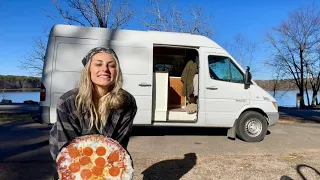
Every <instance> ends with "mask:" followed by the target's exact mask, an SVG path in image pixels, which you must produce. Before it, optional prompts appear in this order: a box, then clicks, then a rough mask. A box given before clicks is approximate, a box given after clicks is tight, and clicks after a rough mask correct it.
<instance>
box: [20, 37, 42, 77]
mask: <svg viewBox="0 0 320 180" xmlns="http://www.w3.org/2000/svg"><path fill="white" fill-rule="evenodd" d="M33 41H34V45H33V47H32V50H30V51H29V52H28V53H27V56H26V57H24V58H23V59H22V60H20V65H19V67H20V68H21V69H25V70H28V71H29V73H30V75H31V76H37V77H39V76H41V74H42V66H43V63H44V58H45V53H46V43H45V41H44V38H42V37H36V38H33Z"/></svg>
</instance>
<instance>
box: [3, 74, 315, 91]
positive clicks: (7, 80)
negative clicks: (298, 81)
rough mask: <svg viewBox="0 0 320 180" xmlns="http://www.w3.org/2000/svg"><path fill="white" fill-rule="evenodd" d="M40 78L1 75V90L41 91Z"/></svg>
mask: <svg viewBox="0 0 320 180" xmlns="http://www.w3.org/2000/svg"><path fill="white" fill-rule="evenodd" d="M255 82H256V83H257V84H258V85H259V86H260V87H261V88H263V89H265V90H267V91H272V90H273V89H274V87H275V84H276V90H297V86H296V85H295V84H294V80H279V81H277V82H276V81H275V80H255ZM40 85H41V81H40V78H37V77H29V76H12V75H8V76H3V75H0V90H1V91H2V90H3V89H4V90H39V89H40ZM310 89H311V88H310Z"/></svg>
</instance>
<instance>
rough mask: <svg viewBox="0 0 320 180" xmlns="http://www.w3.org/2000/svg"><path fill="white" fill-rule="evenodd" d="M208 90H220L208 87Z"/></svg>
mask: <svg viewBox="0 0 320 180" xmlns="http://www.w3.org/2000/svg"><path fill="white" fill-rule="evenodd" d="M206 89H209V90H217V89H218V88H216V87H212V86H211V87H207V88H206Z"/></svg>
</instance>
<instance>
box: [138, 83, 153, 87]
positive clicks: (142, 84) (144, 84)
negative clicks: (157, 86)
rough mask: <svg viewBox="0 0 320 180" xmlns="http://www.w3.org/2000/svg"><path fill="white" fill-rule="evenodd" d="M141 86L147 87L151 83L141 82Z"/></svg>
mask: <svg viewBox="0 0 320 180" xmlns="http://www.w3.org/2000/svg"><path fill="white" fill-rule="evenodd" d="M139 86H142V87H147V86H151V84H146V83H140V84H139Z"/></svg>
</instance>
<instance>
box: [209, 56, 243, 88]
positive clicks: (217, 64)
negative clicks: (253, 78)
mask: <svg viewBox="0 0 320 180" xmlns="http://www.w3.org/2000/svg"><path fill="white" fill-rule="evenodd" d="M208 61H209V73H210V77H211V78H212V79H215V80H220V81H227V82H234V83H243V82H244V76H243V74H242V72H241V71H239V69H238V68H237V67H236V66H235V64H233V63H232V61H231V60H230V59H229V58H228V57H223V56H209V57H208Z"/></svg>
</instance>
